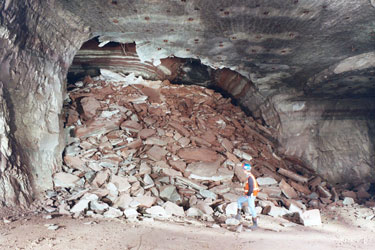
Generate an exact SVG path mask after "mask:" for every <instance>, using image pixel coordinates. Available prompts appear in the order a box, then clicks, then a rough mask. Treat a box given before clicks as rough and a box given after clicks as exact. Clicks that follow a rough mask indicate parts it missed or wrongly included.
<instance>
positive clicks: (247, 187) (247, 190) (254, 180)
mask: <svg viewBox="0 0 375 250" xmlns="http://www.w3.org/2000/svg"><path fill="white" fill-rule="evenodd" d="M249 178H251V179H253V183H254V189H253V195H254V196H257V195H258V193H259V186H258V182H257V181H256V179H255V177H254V175H253V174H251V173H250V176H249ZM249 178H247V181H246V183H245V186H244V190H245V195H247V193H248V192H249Z"/></svg>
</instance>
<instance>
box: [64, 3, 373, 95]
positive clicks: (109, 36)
mask: <svg viewBox="0 0 375 250" xmlns="http://www.w3.org/2000/svg"><path fill="white" fill-rule="evenodd" d="M58 2H59V3H61V6H62V7H63V8H64V9H65V10H68V11H70V12H72V13H74V14H75V15H76V16H78V17H79V18H80V19H81V20H82V21H83V22H84V23H85V24H86V25H88V26H89V27H90V28H91V32H92V35H93V36H99V40H100V41H101V42H106V41H115V42H120V43H132V42H135V43H136V44H137V53H138V56H139V57H140V59H141V60H142V61H148V62H151V63H153V64H155V65H158V64H160V59H162V58H167V57H171V56H176V57H181V58H196V59H200V60H201V62H202V63H203V64H205V65H208V66H211V67H213V68H224V67H226V68H229V69H231V70H234V71H237V72H239V73H240V74H242V75H243V76H245V77H247V78H248V79H250V80H251V81H252V82H254V84H255V85H256V86H257V87H258V88H259V89H260V90H261V92H262V94H263V95H265V96H267V95H273V94H274V93H275V91H280V89H285V90H286V91H287V90H288V89H290V88H291V89H297V90H301V91H303V92H304V93H306V94H307V95H308V94H310V93H312V94H314V93H315V94H316V93H319V95H324V94H325V93H326V92H327V94H328V95H329V96H334V95H335V94H336V95H337V96H340V97H345V96H347V95H348V94H349V95H351V96H355V95H358V96H363V95H367V96H368V95H373V92H374V89H375V88H374V86H373V80H371V79H373V78H372V77H371V76H373V74H374V72H373V69H374V66H373V65H372V66H371V63H370V62H369V63H368V66H369V67H367V68H366V69H363V67H362V64H360V61H361V60H366V59H363V57H362V58H359V57H361V55H362V56H366V55H371V54H372V53H374V52H373V51H374V49H375V48H374V46H373V44H374V41H375V33H374V32H375V30H374V22H375V20H374V18H371V17H372V16H373V15H374V12H375V9H374V8H373V7H372V5H371V1H368V0H361V1H356V2H355V3H353V2H348V1H334V0H331V1H321V0H314V1H311V0H309V1H307V0H299V1H298V0H294V1H283V2H280V1H275V0H269V1H231V2H228V1H157V0H154V1H137V2H136V3H132V2H129V1H106V2H102V1H58ZM348 58H352V59H353V61H357V67H355V66H356V65H355V63H354V64H352V67H351V68H349V69H348V68H347V70H346V71H345V73H343V72H340V65H342V64H345V63H348V60H350V59H348ZM370 59H371V58H368V60H370ZM335 65H336V67H334V66H335ZM337 67H338V68H337ZM327 69H328V71H329V72H325V73H328V76H323V79H322V80H321V81H319V82H317V80H316V77H317V76H319V75H320V74H321V73H322V71H325V70H326V71H327ZM330 75H331V76H330ZM346 75H350V77H351V78H350V77H346ZM342 78H344V80H343V81H340V79H342ZM311 82H313V83H314V84H312V83H311ZM342 82H344V83H345V84H342ZM357 82H360V84H356V83H357ZM327 83H328V84H327ZM351 83H353V84H351ZM326 85H328V87H326ZM348 85H351V86H350V87H351V88H349V87H348ZM322 86H323V88H322ZM321 88H322V89H323V90H324V91H320V89H321ZM302 95H303V94H302Z"/></svg>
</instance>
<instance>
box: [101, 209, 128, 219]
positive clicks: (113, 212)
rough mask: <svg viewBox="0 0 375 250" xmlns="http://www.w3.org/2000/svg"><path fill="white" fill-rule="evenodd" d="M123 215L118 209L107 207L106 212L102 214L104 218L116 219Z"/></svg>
mask: <svg viewBox="0 0 375 250" xmlns="http://www.w3.org/2000/svg"><path fill="white" fill-rule="evenodd" d="M122 215H123V212H122V211H121V210H120V209H117V208H113V207H109V209H108V211H107V212H105V213H104V214H103V216H104V217H105V218H118V217H120V216H122Z"/></svg>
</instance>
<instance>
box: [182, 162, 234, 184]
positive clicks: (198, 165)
mask: <svg viewBox="0 0 375 250" xmlns="http://www.w3.org/2000/svg"><path fill="white" fill-rule="evenodd" d="M186 171H188V172H190V176H189V178H191V179H196V180H208V181H225V180H231V179H232V178H233V175H234V172H233V171H230V170H228V169H226V168H224V167H220V163H219V162H194V163H191V164H189V165H188V166H187V168H186Z"/></svg>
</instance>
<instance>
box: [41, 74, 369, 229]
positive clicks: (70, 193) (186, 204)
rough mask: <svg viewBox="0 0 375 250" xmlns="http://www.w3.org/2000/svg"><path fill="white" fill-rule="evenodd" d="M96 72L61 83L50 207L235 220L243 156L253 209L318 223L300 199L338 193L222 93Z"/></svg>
mask: <svg viewBox="0 0 375 250" xmlns="http://www.w3.org/2000/svg"><path fill="white" fill-rule="evenodd" d="M101 73H102V75H101V76H99V77H95V78H91V77H86V78H85V79H84V80H83V81H81V82H77V83H75V84H74V85H70V86H68V90H69V97H68V98H67V102H66V104H69V105H66V107H65V108H66V123H65V131H66V144H67V147H66V149H65V151H64V166H63V169H62V170H63V171H61V172H58V173H56V174H55V175H54V184H55V190H50V191H48V192H47V193H46V196H47V200H46V204H47V205H46V206H45V208H46V210H48V211H49V212H55V211H56V212H58V213H60V214H66V215H73V216H74V217H79V216H91V217H94V218H103V217H104V218H118V217H123V218H126V219H128V220H139V219H146V218H160V219H165V218H170V219H184V220H187V219H188V218H189V217H190V218H197V219H201V220H203V221H208V222H212V224H215V225H221V226H227V225H236V224H238V223H239V222H238V221H236V220H234V219H233V215H234V214H236V210H237V205H236V199H237V198H238V196H239V195H241V194H242V192H243V191H242V190H243V189H242V186H241V182H243V181H244V179H245V178H246V177H245V176H244V175H243V173H242V171H241V168H240V165H241V163H242V162H249V161H251V162H252V164H253V173H254V174H255V176H257V177H258V178H257V180H258V182H259V185H260V187H261V191H260V193H259V196H258V199H257V210H258V212H259V213H263V214H266V215H270V216H284V215H295V214H296V213H297V214H298V215H299V216H298V218H299V219H298V220H299V221H298V222H299V223H303V224H304V225H319V224H320V223H321V222H320V214H319V210H309V211H306V210H307V207H308V208H322V207H324V206H326V205H327V204H330V203H333V202H338V200H339V198H340V197H339V195H338V194H337V192H336V191H335V189H334V188H333V187H331V186H330V185H329V184H328V183H325V182H323V181H322V180H321V179H320V177H315V176H311V175H309V174H308V172H307V171H305V172H301V171H302V170H301V169H302V168H301V166H299V165H298V164H297V163H295V162H294V163H293V162H292V161H291V160H290V159H289V160H285V159H282V158H281V157H279V156H278V155H277V154H276V153H275V152H274V149H275V145H274V144H273V142H272V140H270V139H268V138H272V133H273V131H270V130H269V129H268V128H266V127H264V126H262V125H261V124H260V123H259V122H258V121H255V120H253V119H252V118H251V117H248V116H246V114H245V113H244V112H243V111H242V110H241V109H240V108H239V107H236V106H234V105H232V104H231V100H230V99H229V98H224V97H223V96H222V95H221V94H219V93H216V92H214V91H213V90H210V89H206V88H203V87H198V86H176V85H172V84H170V83H169V82H168V81H164V82H160V81H145V80H143V79H142V78H136V77H134V75H129V76H126V77H125V76H122V75H119V74H116V73H114V72H111V71H108V70H102V71H101ZM298 171H299V174H297V172H298ZM363 194H364V193H363ZM348 196H350V195H348ZM341 202H342V201H341ZM344 202H349V201H346V200H344ZM292 217H293V216H292ZM293 218H294V219H295V216H294V217H293Z"/></svg>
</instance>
